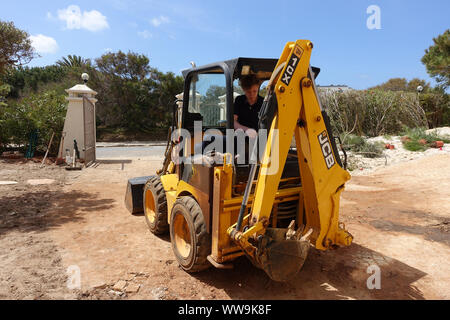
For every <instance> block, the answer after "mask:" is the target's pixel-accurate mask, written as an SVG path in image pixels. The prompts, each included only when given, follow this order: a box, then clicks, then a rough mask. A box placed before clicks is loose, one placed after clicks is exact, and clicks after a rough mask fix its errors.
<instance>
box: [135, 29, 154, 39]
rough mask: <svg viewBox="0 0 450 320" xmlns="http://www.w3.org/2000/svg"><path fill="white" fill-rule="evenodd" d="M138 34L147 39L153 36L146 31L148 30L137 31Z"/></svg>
mask: <svg viewBox="0 0 450 320" xmlns="http://www.w3.org/2000/svg"><path fill="white" fill-rule="evenodd" d="M138 35H139V36H140V37H142V38H144V39H148V38H151V37H153V35H152V34H151V33H150V32H149V31H148V30H144V31H139V32H138Z"/></svg>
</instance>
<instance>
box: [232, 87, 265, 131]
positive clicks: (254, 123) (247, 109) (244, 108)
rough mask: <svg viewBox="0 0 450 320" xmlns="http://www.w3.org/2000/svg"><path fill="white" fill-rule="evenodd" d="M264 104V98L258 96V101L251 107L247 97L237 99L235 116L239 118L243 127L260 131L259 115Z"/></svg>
mask: <svg viewBox="0 0 450 320" xmlns="http://www.w3.org/2000/svg"><path fill="white" fill-rule="evenodd" d="M263 102H264V98H263V97H261V96H258V101H257V102H256V103H255V104H254V105H252V106H251V105H250V104H249V103H248V101H247V97H246V96H245V95H244V96H239V97H237V98H236V101H235V102H234V115H236V116H238V122H239V123H240V124H241V125H243V126H246V127H249V128H252V129H255V130H258V122H259V118H258V113H259V111H260V110H261V107H262V105H263Z"/></svg>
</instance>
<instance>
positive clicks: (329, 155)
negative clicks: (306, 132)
mask: <svg viewBox="0 0 450 320" xmlns="http://www.w3.org/2000/svg"><path fill="white" fill-rule="evenodd" d="M319 143H320V146H321V148H322V154H323V157H324V158H325V162H326V164H327V168H328V169H331V168H332V167H333V166H334V165H335V164H336V161H335V159H334V155H333V149H332V148H331V143H330V140H328V135H327V133H326V131H324V132H323V133H322V134H320V135H319Z"/></svg>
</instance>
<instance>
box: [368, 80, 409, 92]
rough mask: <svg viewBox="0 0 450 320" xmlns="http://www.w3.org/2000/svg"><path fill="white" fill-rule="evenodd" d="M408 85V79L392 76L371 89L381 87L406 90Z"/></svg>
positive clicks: (391, 89) (383, 88)
mask: <svg viewBox="0 0 450 320" xmlns="http://www.w3.org/2000/svg"><path fill="white" fill-rule="evenodd" d="M407 87H408V81H407V80H406V79H405V78H392V79H389V80H388V81H386V82H385V83H382V84H380V85H378V86H376V87H373V88H371V89H381V90H389V91H406V90H407Z"/></svg>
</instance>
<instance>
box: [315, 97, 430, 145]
mask: <svg viewBox="0 0 450 320" xmlns="http://www.w3.org/2000/svg"><path fill="white" fill-rule="evenodd" d="M320 98H321V100H322V103H323V105H324V107H325V108H326V110H327V112H328V115H329V117H330V120H331V125H332V128H333V131H334V132H335V133H339V134H341V133H345V134H348V133H354V134H356V135H359V136H369V137H376V136H380V135H385V134H397V133H398V132H400V131H401V129H402V127H403V126H408V127H417V126H427V120H426V115H425V112H424V110H423V109H422V108H421V106H420V105H419V101H418V98H417V94H414V93H410V92H402V91H396V92H394V91H384V90H380V89H376V90H365V91H356V90H349V91H344V92H339V91H335V92H331V91H325V92H321V93H320Z"/></svg>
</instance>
